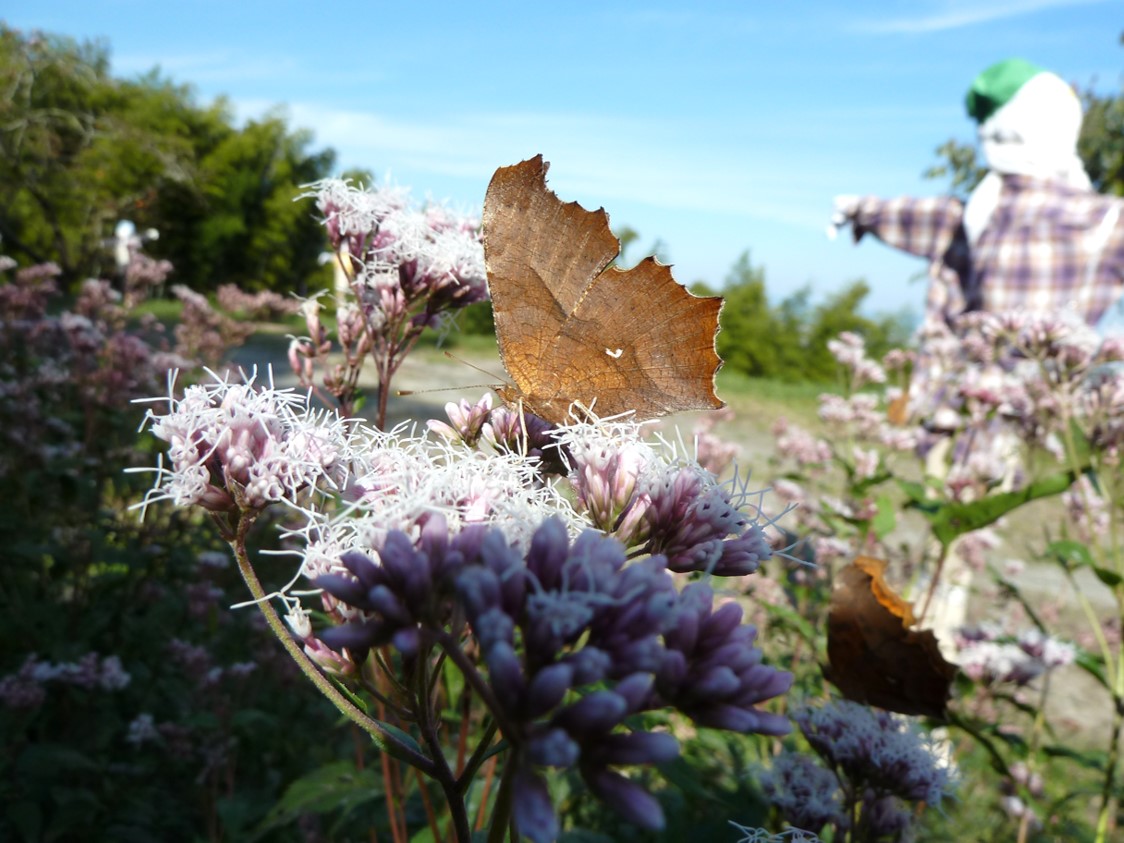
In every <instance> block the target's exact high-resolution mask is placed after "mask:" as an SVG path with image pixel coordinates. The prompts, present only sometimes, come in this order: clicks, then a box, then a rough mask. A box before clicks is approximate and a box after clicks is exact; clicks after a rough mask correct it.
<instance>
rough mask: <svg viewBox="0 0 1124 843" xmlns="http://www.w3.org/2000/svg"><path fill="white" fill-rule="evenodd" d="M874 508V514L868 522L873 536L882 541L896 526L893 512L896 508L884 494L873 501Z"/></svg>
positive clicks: (896, 519)
mask: <svg viewBox="0 0 1124 843" xmlns="http://www.w3.org/2000/svg"><path fill="white" fill-rule="evenodd" d="M874 506H875V514H874V518H872V519H871V521H870V528H871V529H872V530H874V535H876V536H878V538H879V539H882V538H885V537H886V536H887V535H889V534H890V533H891V532H893V529H894V527H896V526H897V523H898V516H897V513H896V512H895V511H894V510H895V509H896V507H895V505H894V501H893V500H892V499H891V498H890V495H889V494H887V493H886V492H883V493H882V494H881V495H879V496H878V497H877V498H876V499H875V501H874Z"/></svg>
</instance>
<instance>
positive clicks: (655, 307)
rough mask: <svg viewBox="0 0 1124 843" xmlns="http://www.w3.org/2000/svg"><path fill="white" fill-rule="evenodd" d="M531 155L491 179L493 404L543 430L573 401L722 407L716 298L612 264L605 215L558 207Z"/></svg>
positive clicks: (668, 409) (487, 214)
mask: <svg viewBox="0 0 1124 843" xmlns="http://www.w3.org/2000/svg"><path fill="white" fill-rule="evenodd" d="M548 166H549V165H548V164H547V163H546V162H544V161H543V160H542V156H541V155H538V156H536V157H534V158H532V159H530V160H529V161H523V162H522V163H520V164H516V165H514V166H512V167H502V168H500V169H499V170H497V171H496V174H495V175H494V176H493V177H492V181H491V184H489V185H488V192H487V194H486V196H485V198H484V219H483V223H484V260H485V264H486V267H487V271H488V288H489V290H490V292H491V296H492V310H493V313H494V315H495V320H496V337H497V339H498V340H499V348H500V357H501V359H502V360H503V365H504V368H506V369H507V372H508V375H510V377H511V380H512V381H513V383H514V386H513V387H505V388H502V389H501V390H499V391H500V395H501V396H502V397H503V398H504V399H505V400H508V401H512V402H515V401H521V402H522V403H523V405H524V406H526V407H527V408H528V409H529V410H530V411H532V412H534V413H535V414H536V415H539V416H541V417H543V418H545V419H547V420H548V421H552V422H563V421H565V420H566V418H567V416H568V415H569V413H570V408H571V406H572V405H573V404H575V403H577V404H580V405H581V406H583V407H586V408H591V409H593V410H594V411H595V412H596V413H597V414H598V415H599V416H601V417H607V416H611V415H616V414H618V413H624V412H627V411H634V412H635V413H636V417H637V418H640V419H645V418H652V417H655V416H660V415H664V414H666V413H673V412H678V411H680V410H704V409H713V408H718V407H722V406H724V403H723V402H722V401H721V400H719V398H718V396H717V395H716V394H715V392H714V376H715V374H716V373H717V371H718V368H719V366H721V365H722V361H721V360H720V359H719V357H718V353H717V352H716V351H715V347H714V336H715V334H716V333H717V330H718V312H719V310H720V309H721V307H722V300H721V299H720V298H705V297H700V296H695V295H692V294H691V293H690V292H688V291H687V290H686V289H685V288H684V287H682V286H680V285H679V284H678V283H677V282H676V281H675V279H674V278H672V276H671V270H670V268H669V267H667V266H663V265H661V264H660V263H658V262H657V261H656V259H655V258H646V259H645V260H643V261H641V262H640V263H639V264H638V265H637V266H635V267H633V268H632V269H628V270H621V269H617V268H616V267H613V266H610V264H611V263H612V261H613V260H614V259H615V258H616V257H617V256H618V255H619V254H620V241H618V240H617V238H616V237H614V236H613V233H612V231H610V230H609V217H608V215H607V214H606V213H605V210H604V209H603V208H602V209H599V210H597V211H592V212H591V211H587V210H585V209H584V208H582V207H581V206H580V205H578V204H577V203H576V202H569V203H563V202H562V200H560V199H559V198H558V197H557V196H556V195H555V194H554V193H553V192H552V191H551V190H549V189H548V188H547V186H546V171H547V168H548Z"/></svg>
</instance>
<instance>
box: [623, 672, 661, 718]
mask: <svg viewBox="0 0 1124 843" xmlns="http://www.w3.org/2000/svg"><path fill="white" fill-rule="evenodd" d="M654 684H655V680H654V679H653V677H652V674H651V673H649V672H643V673H634V674H632V675H631V676H626V677H625V678H624V679H622V680H621V681H620V682H618V683H617V684H616V685H615V686H614V688H613V693H615V694H619V695H620V696H621V697H622V698H624V701H625V704H626V705H627V706H628V710H629V711H630V712H632V711H639V710H640V709H641V708H643V707H644V705H645V703H647V701H648V700H649V698H650V697H651V695H652V687H653V685H654Z"/></svg>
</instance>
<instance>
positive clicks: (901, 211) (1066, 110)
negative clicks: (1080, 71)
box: [831, 59, 1124, 325]
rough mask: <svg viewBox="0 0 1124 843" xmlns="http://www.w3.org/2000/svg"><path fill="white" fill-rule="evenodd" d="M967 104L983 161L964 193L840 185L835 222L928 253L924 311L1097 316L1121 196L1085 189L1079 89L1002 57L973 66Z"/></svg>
mask: <svg viewBox="0 0 1124 843" xmlns="http://www.w3.org/2000/svg"><path fill="white" fill-rule="evenodd" d="M967 107H968V114H969V115H970V116H971V117H972V118H973V119H974V120H975V121H976V123H977V124H978V126H979V147H980V151H981V153H982V156H983V159H984V161H985V163H986V164H987V167H988V171H987V175H986V176H985V177H984V179H983V181H981V182H980V184H979V185H978V186H977V187H976V188H975V190H973V191H972V193H971V195H970V196H969V197H968V200H967V202H962V201H961V200H959V199H956V198H953V197H949V196H944V197H934V198H925V199H916V198H912V197H902V198H898V199H889V200H887V199H877V198H875V197H872V196H867V197H857V196H839V197H836V199H835V213H834V215H833V216H832V224H833V226H834V227H833V228H832V229H831V232H832V233H834V231H835V230H837V229H839V228H842V227H843V226H846V225H850V226H851V230H852V232H853V234H854V238H855V240H856V242H857V241H858V240H859V239H861V238H862V237H863V235H864V234H867V233H870V234H873V235H874V236H875V237H877V238H878V239H879V240H881V241H883V242H884V243H886V244H888V245H890V246H893V247H895V248H897V249H901V250H903V251H905V252H909V253H910V254H913V255H918V256H919V257H924V258H927V259H928V260H929V262H930V266H929V277H930V284H929V291H928V295H927V298H926V314H925V315H926V319H927V320H932V319H940V320H943V321H944V322H946V323H949V324H951V323H952V322H953V321H954V320H955V318H956V317H957V316H959V315H960V314H961V313H964V312H966V311H972V310H983V311H990V312H998V311H1009V310H1029V311H1037V312H1042V311H1050V312H1062V311H1070V312H1071V313H1072V314H1073V315H1075V316H1076V317H1078V318H1080V319H1081V320H1082V321H1084V322H1085V323H1087V324H1089V325H1096V324H1097V323H1098V322H1100V320H1101V318H1102V317H1103V316H1104V315H1105V313H1106V312H1107V311H1109V309H1110V308H1111V307H1112V305H1113V304H1115V302H1116V300H1117V299H1118V298H1119V297H1120V293H1121V290H1122V288H1124V216H1122V214H1121V210H1122V209H1124V199H1120V198H1117V197H1110V196H1103V195H1100V194H1098V193H1095V192H1093V190H1092V187H1091V185H1090V183H1089V177H1088V175H1086V173H1085V169H1084V167H1083V166H1082V163H1081V159H1080V158H1078V156H1077V137H1078V134H1079V133H1080V131H1081V120H1082V108H1081V101H1080V100H1079V99H1078V97H1077V95H1076V93H1075V92H1074V90H1073V88H1072V87H1071V86H1070V85H1069V84H1068V83H1066V82H1065V81H1064V80H1062V79H1061V78H1059V77H1058V76H1056V75H1054V74H1053V73H1048V72H1046V71H1045V70H1043V69H1042V68H1040V67H1037V66H1035V65H1033V64H1031V63H1030V62H1027V61H1023V60H1022V59H1008V60H1006V61H1002V62H999V63H998V64H994V65H992V66H991V67H989V68H988V69H987V70H985V71H984V72H983V73H981V74H980V75H979V76H977V77H976V80H975V81H974V82H973V83H972V87H971V89H970V90H969V91H968V97H967Z"/></svg>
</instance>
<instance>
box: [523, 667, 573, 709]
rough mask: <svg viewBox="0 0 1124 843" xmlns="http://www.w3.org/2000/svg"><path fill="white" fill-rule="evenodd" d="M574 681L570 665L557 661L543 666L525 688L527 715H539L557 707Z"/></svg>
mask: <svg viewBox="0 0 1124 843" xmlns="http://www.w3.org/2000/svg"><path fill="white" fill-rule="evenodd" d="M573 681H574V668H573V666H572V665H569V664H565V663H559V664H553V665H550V666H549V667H546V668H543V669H542V670H540V671H539V672H538V673H537V674H536V675H535V678H534V679H532V680H531V684H530V687H529V688H528V689H527V715H528V716H530V717H541V716H542V715H543V714H546V713H547V712H548V711H551V710H553V709H554V708H555V707H557V706H558V705H559V704H560V703H561V702H562V700H563V698H564V697H565V696H566V692H567V691H569V690H570V687H571V685H572V684H573Z"/></svg>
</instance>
